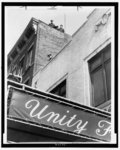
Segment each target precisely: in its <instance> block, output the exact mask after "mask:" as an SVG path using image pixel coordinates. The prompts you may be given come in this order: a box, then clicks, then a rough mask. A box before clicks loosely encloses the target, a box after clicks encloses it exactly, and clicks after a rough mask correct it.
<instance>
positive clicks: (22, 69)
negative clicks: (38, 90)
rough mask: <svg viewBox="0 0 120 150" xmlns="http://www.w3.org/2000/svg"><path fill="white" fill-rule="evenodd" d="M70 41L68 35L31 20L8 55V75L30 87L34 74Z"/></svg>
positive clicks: (38, 21)
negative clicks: (15, 76)
mask: <svg viewBox="0 0 120 150" xmlns="http://www.w3.org/2000/svg"><path fill="white" fill-rule="evenodd" d="M70 40H71V36H70V35H68V34H66V33H63V32H60V31H59V30H56V29H54V28H52V27H50V26H49V25H47V24H45V23H44V22H42V21H40V20H36V19H34V18H32V19H31V20H30V22H29V24H28V25H27V27H26V29H25V30H24V32H23V34H22V35H21V36H20V38H19V39H18V41H17V42H16V44H15V45H14V47H13V48H12V50H11V51H10V53H9V54H8V74H10V73H11V74H14V75H18V76H20V77H21V78H22V83H24V84H26V85H30V86H31V84H32V78H33V76H34V75H35V74H36V72H38V70H41V69H42V68H44V66H46V65H47V63H48V62H49V61H50V60H51V59H53V58H54V57H55V55H56V54H57V53H58V52H59V51H60V50H61V49H62V47H63V46H64V45H65V44H66V43H68V42H69V41H70Z"/></svg>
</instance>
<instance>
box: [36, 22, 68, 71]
mask: <svg viewBox="0 0 120 150" xmlns="http://www.w3.org/2000/svg"><path fill="white" fill-rule="evenodd" d="M70 40H71V36H70V35H68V34H66V33H62V32H60V31H58V30H56V29H54V28H52V27H50V26H48V25H46V24H45V23H42V22H40V23H39V25H38V29H37V42H36V53H35V62H34V74H35V73H36V72H38V70H41V69H42V68H44V66H46V64H47V63H48V62H49V61H50V60H49V57H48V55H49V54H51V57H52V58H54V57H55V56H56V54H57V53H58V52H59V51H60V50H61V49H62V48H63V47H64V45H65V44H66V43H68V42H69V41H70Z"/></svg>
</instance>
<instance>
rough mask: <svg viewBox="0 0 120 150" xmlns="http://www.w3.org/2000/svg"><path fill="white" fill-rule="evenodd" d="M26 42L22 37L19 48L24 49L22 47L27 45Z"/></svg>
mask: <svg viewBox="0 0 120 150" xmlns="http://www.w3.org/2000/svg"><path fill="white" fill-rule="evenodd" d="M25 44H26V41H25V39H22V40H21V41H20V42H19V44H18V48H19V49H20V50H22V48H23V47H24V46H25Z"/></svg>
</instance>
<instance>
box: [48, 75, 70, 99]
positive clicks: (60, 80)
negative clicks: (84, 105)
mask: <svg viewBox="0 0 120 150" xmlns="http://www.w3.org/2000/svg"><path fill="white" fill-rule="evenodd" d="M67 76H68V73H66V74H65V75H64V76H63V77H62V78H60V79H59V80H57V81H56V82H54V84H52V86H50V87H49V88H48V89H47V90H46V92H49V93H50V91H52V90H53V89H55V88H56V87H57V86H58V85H59V84H61V83H62V82H63V81H64V80H66V97H62V98H68V80H67ZM50 94H53V93H50ZM56 96H59V95H56Z"/></svg>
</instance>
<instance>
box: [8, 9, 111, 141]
mask: <svg viewBox="0 0 120 150" xmlns="http://www.w3.org/2000/svg"><path fill="white" fill-rule="evenodd" d="M31 26H32V27H31ZM30 27H31V29H30ZM29 31H30V32H29ZM28 32H29V34H30V33H31V32H32V34H31V40H30V41H29V40H28V41H26V42H28V43H27V44H26V46H25V47H24V46H23V51H22V48H21V52H20V48H19V44H20V43H21V41H23V40H24V38H25V39H26V38H27V37H29V36H27V35H26V34H27V33H28ZM111 32H112V28H111V10H110V9H95V10H94V11H93V12H92V13H91V14H90V15H89V16H88V17H87V20H86V22H84V24H83V25H82V26H81V27H80V28H79V29H78V30H77V31H76V32H75V33H74V34H73V36H72V38H71V37H70V36H69V35H67V34H65V33H62V32H60V31H58V30H56V29H54V28H51V27H50V26H48V25H46V24H45V23H43V22H41V21H37V20H35V19H32V20H31V21H30V23H29V25H28V26H27V28H26V29H25V31H24V32H23V34H22V36H21V37H20V39H19V40H18V42H17V43H16V44H15V46H14V48H13V50H12V51H11V52H10V53H9V55H8V64H9V67H8V73H9V70H10V72H12V74H17V73H19V72H20V73H21V72H22V83H23V84H19V83H17V82H16V80H14V81H15V82H13V81H10V80H9V79H10V78H8V90H9V94H8V107H7V109H8V114H7V115H8V116H7V141H9V142H11V141H12V142H15V143H17V142H99V143H101V142H105V141H106V142H110V141H111V139H112V136H111V135H112V134H111V132H112V129H111V114H110V113H109V112H110V111H111V62H112V61H111V60H112V59H111V47H112V42H111V41H112V36H111V35H112V34H111ZM29 34H28V35H29ZM23 43H24V42H23ZM20 45H21V44H20ZM23 45H24V44H23ZM31 50H32V51H31ZM16 53H17V54H16ZM14 58H15V59H14ZM23 60H24V61H23ZM10 61H11V63H10ZM23 62H24V63H23ZM12 66H13V67H12ZM14 66H15V67H14ZM14 68H17V69H18V71H17V69H16V70H15V69H14ZM30 69H31V72H30ZM21 70H22V71H21ZM27 79H30V80H31V81H29V80H27ZM12 80H13V79H12ZM28 81H29V82H28ZM24 84H26V85H31V86H32V87H30V86H26V85H24ZM100 109H102V110H100ZM103 110H104V111H103ZM85 144H86V143H85Z"/></svg>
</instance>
